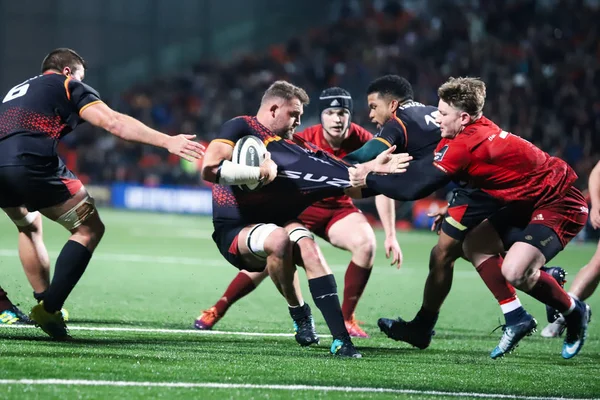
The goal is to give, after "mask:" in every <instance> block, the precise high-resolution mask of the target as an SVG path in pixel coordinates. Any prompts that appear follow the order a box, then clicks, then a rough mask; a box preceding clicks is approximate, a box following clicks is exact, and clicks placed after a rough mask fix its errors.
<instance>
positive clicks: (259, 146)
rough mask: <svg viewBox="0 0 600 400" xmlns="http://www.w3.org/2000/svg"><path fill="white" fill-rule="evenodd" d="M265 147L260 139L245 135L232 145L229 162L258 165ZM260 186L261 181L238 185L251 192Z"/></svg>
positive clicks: (262, 157) (264, 152)
mask: <svg viewBox="0 0 600 400" xmlns="http://www.w3.org/2000/svg"><path fill="white" fill-rule="evenodd" d="M266 152H267V147H266V146H265V145H264V143H263V142H262V140H260V138H258V137H256V136H252V135H247V136H244V137H243V138H241V139H240V140H238V141H237V142H236V144H235V146H234V147H233V156H232V158H231V162H234V163H236V164H241V165H247V166H250V167H260V165H261V164H262V162H263V161H264V160H265V154H266ZM261 186H262V183H261V182H257V183H253V184H244V185H238V187H239V188H240V189H242V190H244V191H247V192H251V191H253V190H258V189H260V187H261Z"/></svg>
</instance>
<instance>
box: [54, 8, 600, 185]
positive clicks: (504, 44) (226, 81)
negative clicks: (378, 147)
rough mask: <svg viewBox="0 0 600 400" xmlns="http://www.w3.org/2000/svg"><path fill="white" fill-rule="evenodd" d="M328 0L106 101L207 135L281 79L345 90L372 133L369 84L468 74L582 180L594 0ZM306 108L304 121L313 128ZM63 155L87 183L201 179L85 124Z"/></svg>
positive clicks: (591, 107) (589, 121)
mask: <svg viewBox="0 0 600 400" xmlns="http://www.w3.org/2000/svg"><path fill="white" fill-rule="evenodd" d="M338 3H339V7H338V8H336V10H334V11H335V12H334V13H332V15H334V16H335V17H332V22H331V24H330V25H328V26H324V27H313V28H307V31H306V33H305V35H303V36H302V37H297V38H295V39H293V40H290V41H289V42H287V43H278V44H275V45H273V46H272V47H271V48H269V49H268V50H266V51H265V52H264V53H262V54H247V55H245V56H243V57H241V58H238V59H236V60H235V61H233V62H230V63H227V64H223V63H219V62H213V61H206V62H200V63H198V64H197V65H195V66H194V67H193V68H190V69H189V70H182V71H181V72H180V73H179V74H178V75H176V76H170V77H163V78H160V79H157V80H156V81H154V82H147V83H146V84H144V85H140V86H136V87H133V88H130V89H128V90H127V91H126V92H124V93H122V94H121V95H120V96H118V97H117V98H115V99H114V100H110V101H109V103H110V105H111V106H113V107H114V108H116V109H117V110H120V111H122V112H124V113H127V114H130V115H132V116H134V117H136V118H138V119H140V120H141V121H143V122H145V123H146V124H148V125H150V126H152V127H154V128H156V129H158V130H161V131H163V132H168V133H171V134H175V133H196V134H198V136H199V137H200V138H201V139H202V140H204V141H207V142H208V141H210V140H211V138H213V137H214V136H215V134H216V133H217V132H218V129H219V127H220V125H221V124H222V123H223V122H224V121H226V120H227V119H229V118H232V117H235V116H238V115H244V114H253V113H255V112H256V110H257V108H258V105H259V102H260V98H261V95H262V92H263V91H264V89H265V88H266V87H267V86H268V85H269V84H270V83H272V82H273V81H274V80H276V79H286V80H289V81H291V82H293V83H295V84H297V85H300V86H302V87H304V88H305V89H306V90H307V92H308V93H309V95H311V98H316V96H318V93H319V92H320V91H321V90H322V89H323V88H325V87H328V86H334V85H335V86H341V87H344V88H346V89H348V90H349V91H350V92H351V93H352V94H353V96H354V98H355V110H354V114H353V116H352V118H353V121H354V122H357V123H359V124H361V125H363V126H364V127H366V128H367V129H369V130H371V131H373V130H374V126H372V124H371V123H370V121H369V120H368V117H367V113H368V110H367V106H366V94H365V90H366V87H367V85H368V84H369V82H370V81H371V80H372V79H374V78H376V77H378V76H380V75H384V74H399V75H402V76H405V77H406V78H407V79H408V80H409V81H410V82H411V83H412V84H413V87H414V90H415V98H416V100H418V101H421V102H422V103H428V104H437V95H436V89H437V87H438V86H439V85H440V84H441V83H443V82H444V81H445V80H446V79H447V78H448V77H449V76H465V75H471V76H479V77H481V78H482V79H483V80H484V81H485V82H486V84H487V88H488V91H487V93H488V95H487V103H486V107H485V109H484V113H485V114H486V115H487V116H488V117H490V118H491V119H492V120H494V121H496V123H498V125H500V126H501V127H502V128H504V129H505V130H508V131H511V132H513V133H515V134H518V135H520V136H522V137H524V138H526V139H528V140H530V141H532V142H533V143H535V144H536V145H538V146H540V147H541V148H543V149H544V150H546V151H547V152H549V153H551V154H552V155H557V156H560V157H562V158H563V159H565V160H566V161H567V162H569V164H571V165H572V166H573V167H574V168H575V169H576V171H577V172H578V174H579V175H580V182H579V185H580V186H583V187H584V186H585V181H586V179H587V175H588V172H589V170H590V169H591V168H592V166H593V165H594V164H595V163H596V162H597V161H598V159H599V153H600V151H599V150H600V135H597V134H596V132H597V131H599V130H600V98H599V96H598V90H599V88H600V41H599V40H598V37H600V34H599V33H600V32H599V24H598V23H597V21H599V20H600V4H599V3H600V1H598V0H504V1H497V0H479V1H476V0H462V1H461V0H456V1H451V2H450V1H433V0H422V1H418V2H415V1H405V2H402V1H396V0H365V1H362V0H354V1H353V0H347V1H340V2H338ZM315 12H319V10H316V11H315ZM328 12H331V10H329V11H328ZM274 41H275V42H276V38H274ZM315 103H316V102H313V104H311V105H309V107H307V109H306V114H305V118H304V120H303V126H308V125H311V124H314V123H318V115H317V111H316V105H315ZM75 148H76V149H77V151H75V150H74V149H75ZM62 150H63V154H64V157H65V158H66V162H67V163H68V164H69V165H70V167H72V168H73V169H74V170H75V171H76V172H77V173H78V174H79V176H80V177H81V178H82V180H84V181H86V182H87V183H108V182H114V181H120V182H135V183H144V184H146V185H159V184H164V185H172V184H184V185H198V184H201V182H200V179H199V177H198V174H197V172H195V168H194V166H191V165H184V164H182V163H181V162H180V161H179V160H178V159H176V158H174V157H169V155H168V154H166V152H163V151H160V150H154V149H152V148H150V147H147V146H146V147H143V146H138V145H132V144H129V143H126V142H123V141H120V140H118V139H116V138H114V137H112V136H111V135H109V134H106V133H104V132H100V131H98V130H95V129H93V128H89V127H87V128H84V129H83V130H82V131H80V132H78V133H76V134H73V135H71V136H68V137H67V138H66V141H65V143H64V144H63V148H62Z"/></svg>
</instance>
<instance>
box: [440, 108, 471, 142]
mask: <svg viewBox="0 0 600 400" xmlns="http://www.w3.org/2000/svg"><path fill="white" fill-rule="evenodd" d="M470 120H471V117H470V116H469V114H467V113H466V112H464V111H460V110H458V109H456V108H454V107H452V106H451V105H450V104H448V103H446V102H445V101H443V100H440V102H439V103H438V114H437V117H436V119H435V121H436V122H437V123H438V124H439V125H440V131H441V132H442V137H443V138H450V139H451V138H453V137H455V136H456V135H458V134H459V133H460V131H462V130H463V128H464V127H465V125H467V124H468V123H469V122H470Z"/></svg>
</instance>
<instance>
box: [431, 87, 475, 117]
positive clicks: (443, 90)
mask: <svg viewBox="0 0 600 400" xmlns="http://www.w3.org/2000/svg"><path fill="white" fill-rule="evenodd" d="M438 96H439V98H440V99H441V100H443V101H444V102H446V103H448V104H450V105H451V106H452V107H454V108H457V109H459V110H461V111H464V112H466V113H467V114H469V115H470V116H471V117H473V118H478V117H479V116H481V113H482V112H483V106H484V104H485V83H484V82H483V81H482V80H481V79H479V78H471V77H465V78H450V79H448V80H447V81H446V83H444V84H443V85H442V86H440V87H439V89H438Z"/></svg>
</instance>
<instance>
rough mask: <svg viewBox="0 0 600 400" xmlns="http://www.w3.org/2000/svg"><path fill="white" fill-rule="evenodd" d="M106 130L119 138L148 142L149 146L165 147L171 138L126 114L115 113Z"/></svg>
mask: <svg viewBox="0 0 600 400" xmlns="http://www.w3.org/2000/svg"><path fill="white" fill-rule="evenodd" d="M107 130H108V131H109V132H110V133H112V134H113V135H115V136H118V137H120V138H121V139H124V140H127V141H130V142H138V143H144V144H149V145H151V146H156V147H162V148H165V149H166V148H167V147H168V142H169V139H170V138H171V137H170V136H168V135H165V134H164V133H161V132H159V131H157V130H154V129H152V128H150V127H149V126H146V125H144V124H143V123H142V122H140V121H138V120H137V119H135V118H132V117H130V116H128V115H125V114H121V113H115V115H114V120H113V121H112V123H111V124H110V125H109V126H108V127H107Z"/></svg>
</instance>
